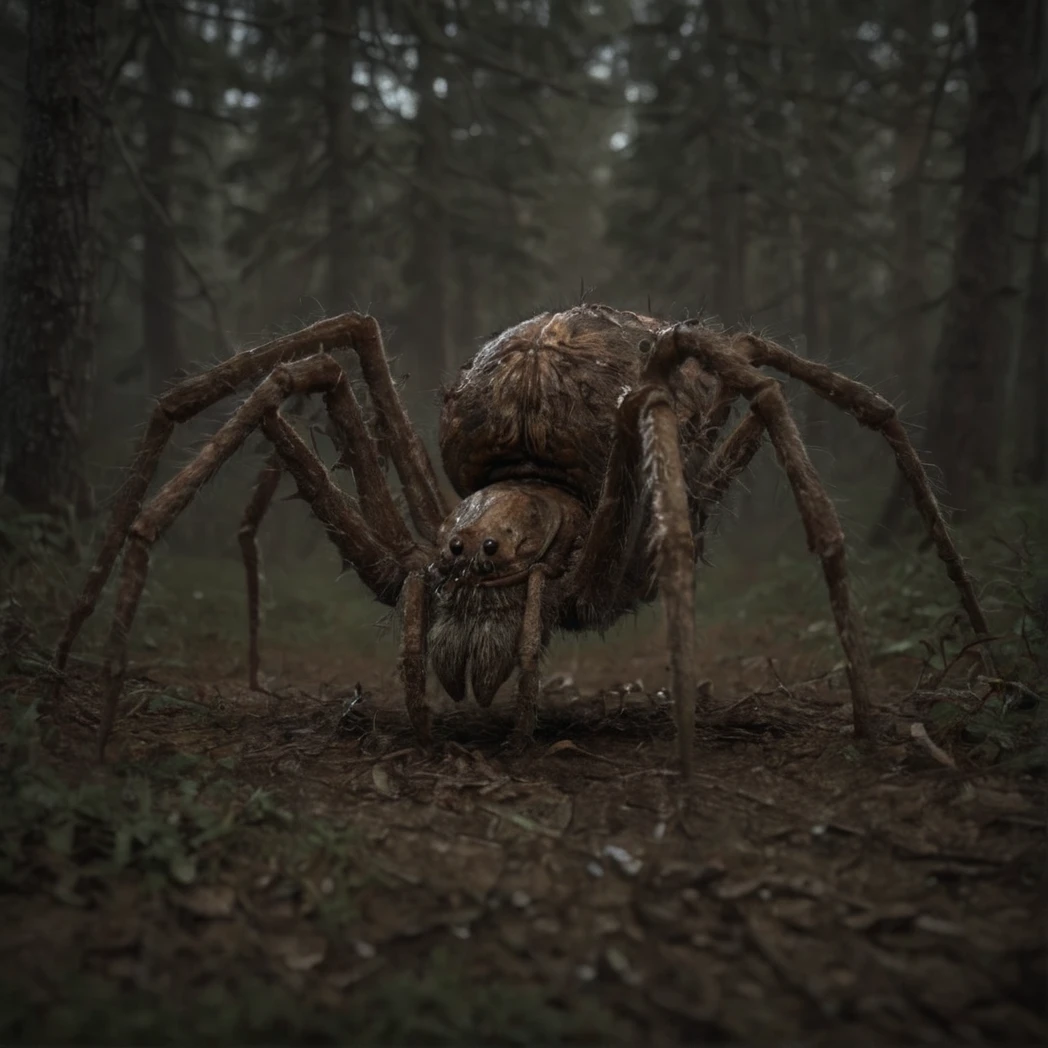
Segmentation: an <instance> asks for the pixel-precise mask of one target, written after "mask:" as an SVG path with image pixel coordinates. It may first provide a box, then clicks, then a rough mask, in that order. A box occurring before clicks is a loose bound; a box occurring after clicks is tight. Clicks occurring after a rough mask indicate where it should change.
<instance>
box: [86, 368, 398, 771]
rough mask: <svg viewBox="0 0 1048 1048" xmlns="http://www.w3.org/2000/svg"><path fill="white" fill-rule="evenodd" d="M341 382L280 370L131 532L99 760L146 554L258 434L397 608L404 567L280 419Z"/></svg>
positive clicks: (109, 649) (347, 556) (106, 673)
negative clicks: (285, 408)
mask: <svg viewBox="0 0 1048 1048" xmlns="http://www.w3.org/2000/svg"><path fill="white" fill-rule="evenodd" d="M341 376H342V369H341V368H340V367H339V366H338V364H337V363H336V362H335V360H334V359H333V358H332V357H329V356H326V355H318V356H315V357H313V358H311V359H308V360H304V361H301V362H299V363H296V364H291V365H284V366H281V367H279V368H277V369H276V370H274V371H273V373H272V374H271V375H270V376H269V377H268V378H267V379H266V380H265V381H264V382H262V383H261V385H259V387H258V388H257V389H256V390H255V392H254V393H252V394H251V396H249V397H248V398H247V400H246V401H245V402H244V403H243V404H242V405H241V406H240V407H239V408H238V409H237V411H236V412H235V413H234V414H233V416H232V417H231V418H230V419H229V420H228V421H227V422H226V423H225V424H224V425H223V426H222V427H221V428H220V429H219V430H218V431H217V432H216V433H215V435H214V436H213V437H212V438H211V440H210V441H208V443H207V444H206V445H205V446H204V448H203V449H202V450H201V451H200V453H199V454H198V455H197V457H196V458H195V459H194V460H193V461H192V462H190V463H189V464H188V465H187V466H185V467H184V468H183V469H182V470H181V471H180V472H179V473H178V474H177V475H176V476H175V477H173V478H172V479H171V480H170V481H168V483H167V484H165V485H164V486H163V487H162V488H161V489H160V491H159V492H158V493H157V494H156V496H154V498H153V499H152V500H151V501H150V503H149V504H148V505H147V506H146V507H145V508H144V509H143V510H142V511H141V512H140V513H139V514H138V516H137V517H136V518H135V521H134V522H133V524H132V525H131V528H130V535H129V538H128V548H127V552H126V554H125V557H124V564H123V568H122V570H121V578H120V585H119V588H118V592H117V599H116V608H115V610H114V614H113V621H112V625H111V628H110V632H109V637H108V639H107V642H106V646H105V652H104V660H105V664H104V670H103V681H104V699H103V710H102V719H101V724H100V727H99V756H100V757H101V755H102V754H103V752H104V748H105V743H106V740H107V738H108V736H109V733H110V731H111V729H112V725H113V721H114V718H115V715H116V706H117V702H118V700H119V697H120V692H121V690H122V686H123V679H124V675H125V673H126V669H127V638H128V633H129V631H130V628H131V623H132V621H133V619H134V615H135V611H136V610H137V607H138V602H139V599H140V598H141V595H142V590H143V587H144V586H145V581H146V575H147V573H148V569H149V551H150V549H151V547H152V546H153V544H154V543H155V542H156V541H157V539H158V538H160V536H161V535H162V534H163V533H164V532H165V531H166V529H167V528H168V527H169V526H170V525H171V524H172V523H173V522H174V520H175V519H176V518H177V517H178V516H179V514H180V513H181V512H182V511H183V510H184V509H185V508H186V506H188V505H189V503H190V502H191V501H192V499H193V497H194V495H195V494H196V492H197V491H198V490H199V489H200V487H201V486H202V485H203V484H204V483H205V482H206V481H207V480H208V479H210V477H212V476H213V475H214V474H215V473H216V472H217V470H218V469H219V468H220V467H221V466H222V465H223V464H224V463H225V462H226V461H227V460H228V459H229V457H230V456H231V455H232V454H233V452H234V451H236V449H237V448H238V447H240V446H241V445H242V444H243V442H244V440H245V439H247V437H248V436H249V435H250V433H252V432H253V431H254V430H255V429H256V428H258V427H261V428H262V430H263V432H264V433H265V435H266V436H267V437H268V438H269V440H270V441H271V442H272V443H273V445H274V447H275V449H276V451H277V453H278V454H279V455H280V458H281V461H282V463H283V466H284V468H285V469H286V470H287V472H288V473H290V474H291V476H292V477H293V478H294V480H295V482H296V484H297V486H298V488H299V493H300V494H301V495H302V496H303V498H305V499H306V501H307V502H308V503H309V504H310V506H311V507H312V509H313V512H314V514H315V515H316V516H317V517H318V519H319V520H320V521H321V523H322V524H323V525H324V527H325V529H326V531H327V533H328V536H329V537H330V538H331V539H332V541H333V542H334V543H335V545H336V546H337V547H338V549H339V551H340V552H341V553H342V556H343V559H344V561H345V563H346V564H347V565H351V566H353V567H354V568H355V569H356V571H357V573H358V575H359V576H360V578H361V579H362V581H363V582H364V583H365V584H366V585H367V586H368V587H369V588H370V589H371V590H372V591H373V592H374V593H375V595H376V596H377V597H378V598H379V600H382V601H383V602H384V603H387V604H392V603H395V601H396V599H397V595H398V593H399V591H400V587H401V585H402V584H403V581H404V576H405V575H406V573H407V567H406V566H405V565H404V564H402V563H401V562H400V561H399V560H398V559H397V556H396V554H395V553H394V551H392V550H391V549H390V548H389V547H388V546H387V545H386V544H385V543H384V542H383V541H382V539H380V538H379V537H378V536H377V535H376V534H375V532H374V531H373V530H372V528H371V527H369V525H368V523H367V521H366V520H365V519H364V517H363V516H362V515H361V514H360V513H359V512H358V511H357V510H356V509H355V508H354V507H353V506H352V505H351V503H350V502H349V501H348V500H347V499H346V497H345V496H344V495H343V494H342V493H341V492H340V491H339V490H338V488H336V487H335V485H334V484H333V483H332V481H331V479H330V476H329V474H328V472H327V469H326V468H325V467H324V465H323V463H322V462H321V461H320V460H319V459H318V458H317V457H316V456H315V455H314V454H313V452H311V451H310V450H309V448H308V447H307V446H306V444H305V442H304V441H303V440H302V439H301V437H299V436H298V434H297V433H295V431H294V429H293V427H291V426H290V424H289V423H287V422H286V421H285V420H284V419H283V418H282V417H281V416H280V414H279V412H278V411H277V408H278V407H279V405H280V404H281V403H282V402H283V401H284V400H285V399H286V398H287V397H288V396H289V395H290V394H292V393H294V392H316V391H322V390H325V389H330V388H332V387H333V386H334V385H336V383H337V382H338V380H339V378H340V377H341Z"/></svg>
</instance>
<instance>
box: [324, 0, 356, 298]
mask: <svg viewBox="0 0 1048 1048" xmlns="http://www.w3.org/2000/svg"><path fill="white" fill-rule="evenodd" d="M323 10H324V14H323V17H324V30H325V35H324V115H325V117H326V119H327V173H326V177H325V189H326V193H327V212H328V230H327V234H328V252H327V260H328V272H327V301H326V302H325V303H324V306H325V308H326V310H327V312H328V313H332V314H334V313H341V312H342V311H344V310H346V309H350V308H352V307H353V306H355V305H356V304H357V302H356V298H355V296H354V286H353V279H354V273H353V268H354V267H353V258H354V251H353V244H352V243H351V242H350V237H351V233H352V222H353V105H352V103H353V36H352V33H353V30H354V29H355V28H356V22H357V11H356V3H355V0H324V9H323Z"/></svg>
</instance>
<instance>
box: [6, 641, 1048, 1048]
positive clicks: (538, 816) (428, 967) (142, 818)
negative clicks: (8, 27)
mask: <svg viewBox="0 0 1048 1048" xmlns="http://www.w3.org/2000/svg"><path fill="white" fill-rule="evenodd" d="M704 647H705V649H706V650H707V651H710V652H718V651H728V652H732V651H733V652H740V653H744V654H741V655H739V656H738V657H736V656H734V655H732V656H724V657H722V658H720V659H719V660H717V661H716V662H713V663H711V665H712V666H713V668H714V671H715V672H714V674H713V680H712V693H711V698H710V700H709V703H710V706H709V709H708V713H707V715H706V717H705V718H704V720H703V723H702V724H701V725H700V728H699V733H698V738H697V740H696V743H697V747H696V752H697V759H698V767H699V768H700V773H699V774H698V775H697V776H696V778H695V781H694V782H693V783H691V784H690V785H688V786H684V785H682V783H681V782H680V780H679V777H678V776H677V775H676V773H675V772H674V771H673V770H672V768H673V762H674V752H675V750H674V738H673V727H672V722H671V719H670V713H669V706H668V700H667V698H666V696H665V695H664V694H663V693H660V692H659V690H658V682H659V681H660V680H664V679H665V677H666V674H665V669H664V666H663V662H664V657H663V656H662V654H661V651H660V649H659V646H658V644H656V643H653V644H652V645H651V649H650V650H651V652H652V654H650V655H648V654H645V653H643V652H641V653H640V654H636V655H631V656H630V655H627V656H624V655H623V653H621V652H616V651H614V650H612V649H611V648H604V649H594V650H593V651H592V652H589V653H588V654H586V655H585V656H584V657H583V658H582V659H581V660H580V663H579V665H578V666H577V667H576V668H575V671H574V672H572V673H571V674H570V675H567V674H564V673H561V674H559V675H557V674H554V676H553V678H552V679H551V680H549V681H547V684H546V687H545V689H544V694H543V700H542V709H541V715H540V720H539V728H538V733H537V736H536V740H535V744H534V746H533V748H532V750H531V751H530V752H528V753H526V754H523V755H520V756H514V755H509V754H507V753H505V752H504V751H503V750H502V741H503V739H504V738H505V735H506V734H507V733H508V730H509V726H510V720H511V714H510V711H509V710H508V709H505V708H502V707H500V706H499V704H496V707H495V708H494V709H492V710H489V711H483V710H478V709H476V708H474V707H472V706H462V707H452V706H451V704H450V703H447V704H445V706H443V707H441V712H440V715H439V716H438V720H437V724H438V731H439V734H440V736H441V742H440V745H439V747H438V749H437V750H436V752H428V753H424V752H421V751H420V750H419V749H418V748H417V747H416V745H415V742H414V740H413V738H412V736H411V734H410V730H409V728H408V724H407V718H406V715H405V713H404V711H403V710H402V708H401V707H400V705H399V702H398V701H397V696H396V694H395V692H394V691H393V690H392V689H390V688H389V687H388V685H387V684H386V683H385V682H386V681H388V671H389V668H390V667H389V666H388V665H385V664H384V663H380V662H377V661H376V662H375V664H374V665H364V666H361V665H360V664H357V665H356V667H355V668H356V670H357V673H356V675H355V677H348V678H347V677H346V675H345V670H344V668H343V667H342V666H341V665H340V666H338V667H337V670H335V669H331V667H327V668H325V667H324V666H323V665H322V658H323V657H322V656H316V657H315V658H312V657H311V656H309V655H308V654H303V653H302V652H301V651H299V652H296V653H295V654H294V656H293V657H292V658H291V659H290V660H289V661H288V662H286V663H283V665H284V666H285V670H287V671H288V672H294V671H295V670H296V669H297V668H299V667H309V668H310V670H309V672H308V673H306V672H300V675H297V676H294V677H291V678H289V679H294V680H295V681H296V683H295V684H294V685H291V684H288V683H285V684H276V685H274V688H273V691H272V693H271V694H268V695H267V694H259V693H253V692H250V691H248V690H247V689H246V688H245V687H244V686H243V685H242V684H241V683H240V682H239V675H237V676H231V673H230V670H229V667H228V665H226V664H225V663H222V662H221V660H216V664H215V666H214V667H213V669H212V670H210V671H209V669H208V667H207V662H208V659H207V655H206V653H204V652H198V653H197V655H198V658H195V659H194V660H193V664H192V665H191V666H190V667H189V668H187V669H185V670H183V671H180V672H177V673H176V672H174V671H171V670H166V671H150V673H149V676H148V677H146V676H142V675H140V676H139V677H138V679H137V680H132V682H131V686H130V687H129V688H128V697H127V701H126V706H125V715H124V717H123V719H122V720H121V721H120V722H119V724H118V729H117V733H116V735H115V737H114V740H113V742H114V746H113V753H112V757H111V760H110V763H109V764H108V765H107V766H106V767H104V768H98V767H97V765H96V764H95V762H94V761H93V756H92V754H93V746H94V738H93V729H94V725H95V723H96V722H97V715H98V709H97V688H96V683H95V681H94V680H93V679H92V677H91V676H90V675H89V674H87V673H78V674H77V675H75V677H74V679H73V681H72V684H71V690H70V694H69V699H68V701H67V703H66V705H65V707H64V708H63V711H62V713H61V714H60V715H59V723H57V724H48V723H46V721H45V723H43V724H42V725H41V726H40V727H39V728H33V727H32V725H31V724H30V722H28V721H26V719H25V713H24V711H25V710H26V708H27V707H28V704H29V703H30V701H31V700H32V699H34V698H36V697H37V696H39V695H40V694H42V692H43V688H44V683H43V681H40V680H33V679H31V678H30V677H28V676H13V677H10V678H9V679H8V680H7V681H5V682H4V684H5V689H4V690H5V692H6V693H7V694H8V695H10V696H16V700H12V701H10V702H9V703H8V706H7V709H6V712H5V731H6V735H5V746H4V760H5V762H6V763H5V769H6V771H5V774H6V777H7V780H8V781H7V786H6V789H7V791H8V795H9V796H8V798H7V801H6V802H5V807H6V815H5V816H4V817H3V818H4V820H5V821H4V841H5V843H4V849H5V850H4V855H3V867H2V873H3V877H2V883H3V887H2V890H0V928H2V929H3V931H2V933H0V958H2V965H3V971H4V973H5V977H4V983H5V986H6V992H5V994H4V1000H3V1014H2V1016H0V1038H2V1039H3V1040H4V1041H8V1042H22V1043H28V1042H35V1043H41V1042H65V1043H70V1042H79V1043H114V1042H125V1043H126V1042H132V1041H133V1042H136V1043H220V1042H228V1041H237V1042H241V1043H243V1042H270V1043H271V1042H273V1041H293V1042H309V1043H329V1042H339V1041H341V1042H344V1043H349V1042H353V1043H378V1044H381V1043H415V1044H426V1043H429V1044H453V1043H463V1044H472V1043H507V1044H513V1043H521V1044H531V1043H561V1042H564V1043H610V1042H617V1041H623V1042H629V1043H665V1044H674V1043H694V1042H696V1041H700V1040H702V1041H705V1040H710V1041H719V1042H750V1043H753V1042H764V1041H769V1040H775V1041H782V1040H796V1039H804V1041H805V1042H806V1043H813V1044H841V1043H858V1044H884V1043H942V1044H957V1043H972V1044H977V1043H983V1042H987V1041H992V1042H995V1043H1012V1044H1032V1043H1043V1042H1044V1041H1045V1040H1046V1038H1048V1024H1046V1016H1045V1007H1046V1005H1045V1000H1046V996H1045V992H1044V991H1045V980H1046V968H1045V937H1044V927H1045V923H1044V920H1045V903H1044V900H1045V888H1046V884H1045V859H1046V847H1045V804H1044V799H1045V798H1044V789H1043V780H1042V779H1041V778H1039V777H1038V773H1035V772H1031V773H1025V772H1020V773H1014V772H1013V773H1009V774H1005V773H1004V772H1003V771H1001V770H999V769H997V767H996V766H994V767H993V768H979V767H977V766H975V765H974V764H972V763H971V762H967V761H965V760H964V759H958V760H957V761H955V764H956V766H955V767H950V766H948V765H946V764H944V763H943V762H942V760H941V756H940V757H937V756H936V755H935V754H934V752H933V751H932V749H931V748H930V747H928V746H927V745H926V744H925V743H924V742H922V741H920V740H917V739H914V738H913V736H912V734H911V727H910V726H911V725H912V724H913V723H915V722H918V721H921V720H922V718H926V715H927V712H928V709H927V707H928V703H929V702H930V701H931V700H930V699H929V698H928V696H926V695H921V694H917V695H909V694H908V693H909V690H910V687H911V685H912V681H913V677H914V669H915V663H913V662H912V661H910V660H907V659H906V658H894V659H887V660H884V661H883V662H882V663H881V665H880V668H879V670H878V681H877V693H876V694H877V699H878V703H879V712H880V715H881V719H882V738H881V740H880V741H879V744H878V745H877V746H876V747H870V746H860V745H857V744H856V743H855V741H854V739H853V738H852V735H851V731H850V724H849V719H848V718H849V713H848V711H849V705H848V697H847V690H846V688H845V686H844V681H843V680H842V679H841V678H842V674H841V673H840V672H839V671H837V672H834V671H829V672H827V671H826V669H825V667H824V666H823V665H822V664H821V663H819V662H818V661H813V660H812V659H811V658H809V657H808V656H806V655H805V653H804V652H803V651H802V650H800V649H798V648H796V647H795V646H794V645H792V644H790V643H789V642H788V641H784V642H777V640H776V638H775V637H772V636H767V635H765V634H764V633H762V631H761V630H760V628H759V627H755V626H749V627H746V628H745V629H742V628H741V627H740V628H732V629H729V628H728V627H721V628H718V629H716V630H714V631H712V632H711V633H707V634H706V635H705V637H704ZM754 653H757V654H754ZM329 669H331V672H328V670H329ZM553 669H554V670H555V669H556V667H555V666H554V667H553ZM336 677H337V678H338V680H337V682H335V683H332V682H331V681H332V680H333V679H334V678H336ZM356 678H359V679H360V680H361V682H362V683H361V685H360V686H359V687H354V686H353V684H354V681H355V679H356ZM311 681H312V682H313V683H311ZM320 681H328V683H325V684H320V683H316V682H320ZM645 682H647V683H645ZM940 741H942V742H943V743H944V746H946V747H947V749H948V748H949V746H948V740H943V739H940ZM49 791H50V792H49ZM107 812H108V813H109V814H107Z"/></svg>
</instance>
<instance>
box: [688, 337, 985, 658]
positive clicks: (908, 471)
mask: <svg viewBox="0 0 1048 1048" xmlns="http://www.w3.org/2000/svg"><path fill="white" fill-rule="evenodd" d="M682 335H683V337H684V338H687V337H688V335H687V334H686V333H682ZM732 346H733V349H734V351H735V352H736V353H737V354H738V355H739V356H741V357H742V358H743V359H744V360H746V361H747V362H748V363H750V364H751V365H753V366H754V367H761V366H762V365H767V366H768V367H772V368H775V370H776V371H781V372H783V373H784V374H786V375H789V376H790V377H791V378H796V379H798V380H799V381H801V382H803V383H805V384H806V385H807V386H810V387H811V389H813V390H814V391H815V393H817V394H818V395H819V396H820V397H822V398H823V399H824V400H827V401H829V402H830V403H831V404H834V405H836V406H837V407H838V408H841V409H843V410H844V411H847V412H848V414H850V415H851V416H852V417H853V418H855V419H856V421H857V422H858V423H859V424H860V425H862V426H865V427H866V428H867V429H872V430H874V431H875V432H878V433H880V434H881V436H882V437H884V439H885V441H887V443H888V446H889V447H890V448H891V450H892V454H893V455H894V456H895V462H896V465H897V466H898V468H899V472H900V473H901V474H902V476H903V478H904V480H905V482H906V484H907V485H908V486H909V488H910V493H911V495H912V497H913V501H914V504H915V505H916V507H917V510H918V512H919V513H920V515H921V517H922V519H923V520H924V525H925V527H926V528H927V530H928V535H929V537H930V538H931V540H932V542H933V543H934V545H935V549H936V552H937V553H938V555H939V559H940V560H941V561H942V562H943V565H944V567H945V568H946V574H947V576H948V577H949V579H950V581H951V582H953V584H954V586H955V587H956V589H957V593H958V595H959V596H960V599H961V605H962V606H963V608H964V610H965V613H966V615H967V616H968V621H969V623H970V624H971V627H972V631H973V632H974V633H975V635H976V636H977V637H980V638H987V637H989V636H990V628H989V626H988V624H987V622H986V615H985V613H984V612H983V609H982V605H981V604H980V603H979V598H978V597H977V596H976V593H975V587H974V585H973V584H972V580H971V577H970V576H969V575H968V573H967V571H966V570H965V568H964V561H963V559H962V558H961V555H960V553H959V552H958V550H957V546H956V545H955V543H954V541H953V538H952V537H951V536H950V531H949V528H948V527H947V526H946V519H945V518H944V517H943V514H942V509H941V508H940V507H939V502H938V500H937V499H936V497H935V494H934V492H933V491H932V486H931V482H930V481H929V479H928V474H927V471H926V470H925V468H924V465H923V464H922V463H921V459H920V456H919V455H918V454H917V451H916V449H915V448H914V446H913V442H912V441H911V440H910V437H909V435H908V434H907V432H906V428H905V427H904V426H903V424H902V422H900V421H899V417H898V413H897V412H896V410H895V408H894V406H893V405H892V404H890V403H889V402H888V401H887V400H885V399H884V397H882V396H880V395H879V394H877V393H875V392H874V391H873V390H872V389H870V388H869V387H868V386H864V385H863V384H862V383H861V382H856V381H855V380H854V379H850V378H848V377H847V376H845V375H839V374H838V373H837V372H835V371H833V370H831V369H830V368H828V367H826V365H825V364H818V363H816V362H814V361H811V360H805V359H804V357H799V356H797V354H796V353H791V352H790V351H789V350H788V349H785V348H784V347H782V346H779V345H776V344H775V343H774V342H768V341H766V340H765V339H761V338H757V337H756V336H755V335H736V336H734V338H733V339H732ZM982 654H983V657H984V659H985V660H987V663H988V665H989V666H990V668H991V669H992V657H991V655H990V653H989V651H988V649H987V648H985V647H984V648H983V652H982Z"/></svg>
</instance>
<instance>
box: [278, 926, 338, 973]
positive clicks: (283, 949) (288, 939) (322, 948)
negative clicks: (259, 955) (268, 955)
mask: <svg viewBox="0 0 1048 1048" xmlns="http://www.w3.org/2000/svg"><path fill="white" fill-rule="evenodd" d="M270 946H271V949H272V951H273V953H275V954H276V955H277V956H278V957H279V958H280V959H281V960H282V961H283V962H284V964H285V965H286V966H287V967H288V968H290V969H291V971H293V972H308V971H311V970H312V969H313V968H316V967H317V965H319V964H321V963H322V962H323V960H324V958H325V957H326V956H327V940H326V939H324V938H321V937H320V936H319V935H303V936H297V935H286V936H278V937H276V938H275V939H272V940H271V941H270Z"/></svg>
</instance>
